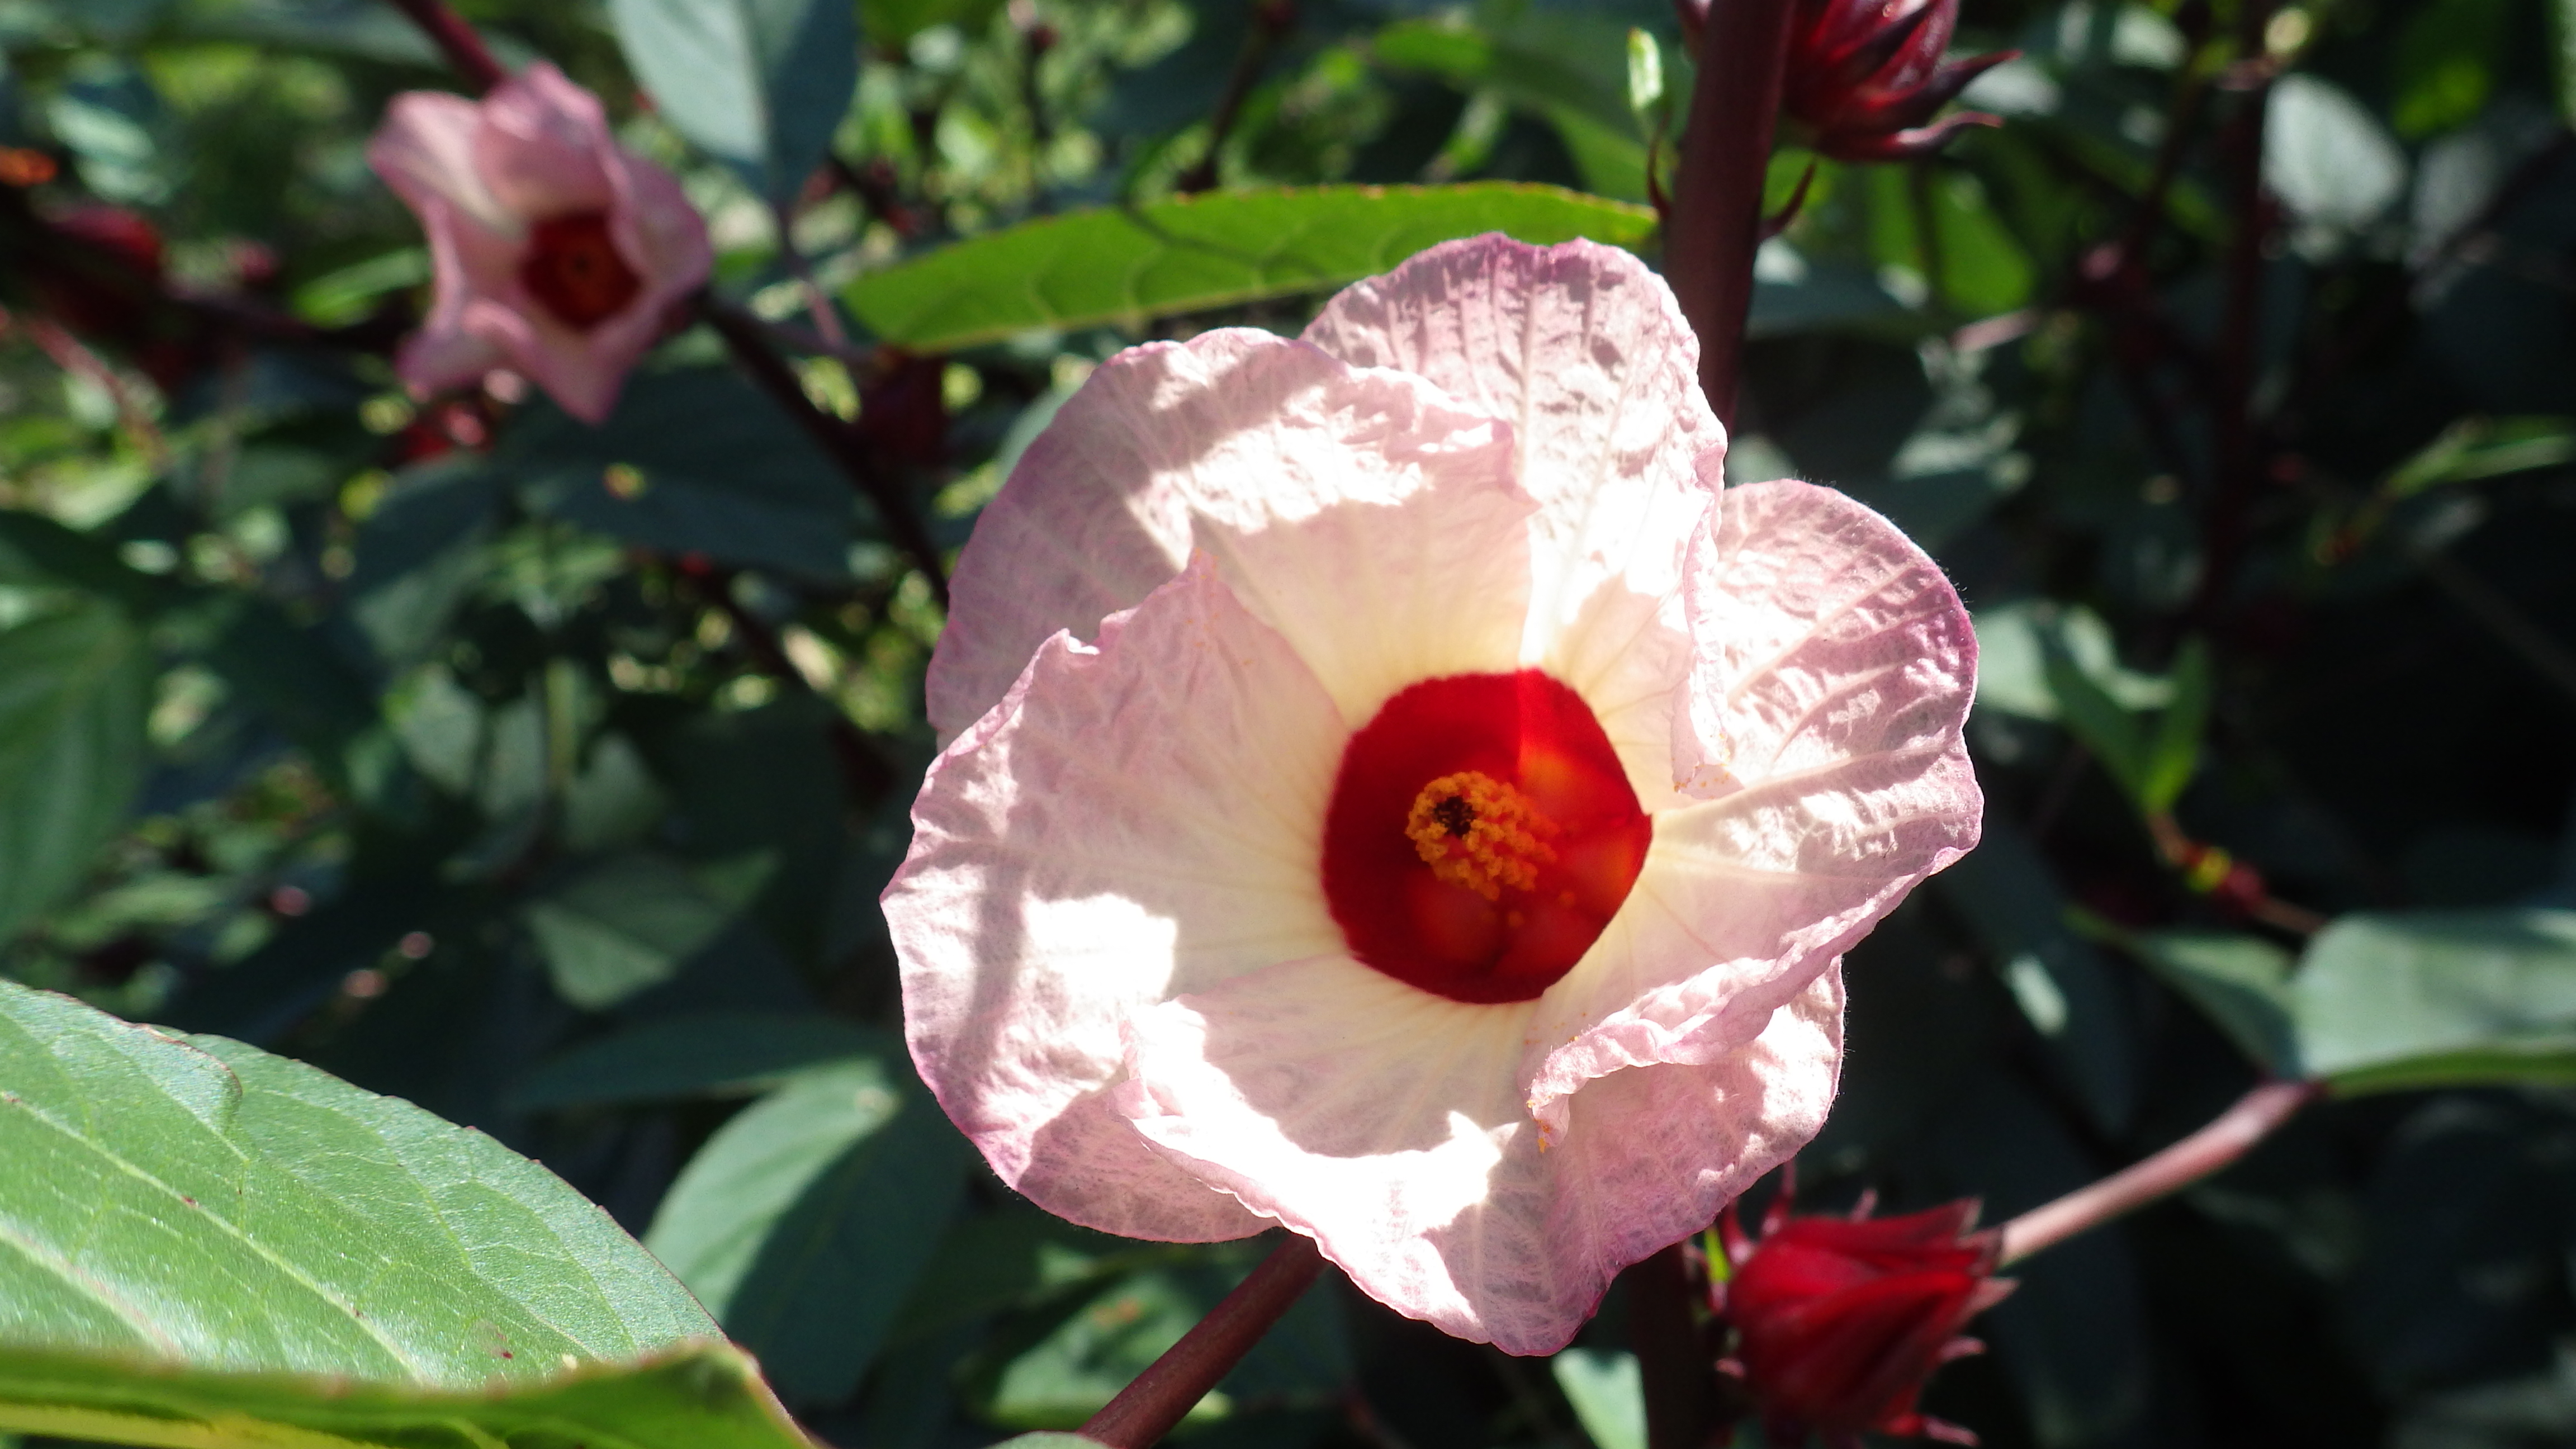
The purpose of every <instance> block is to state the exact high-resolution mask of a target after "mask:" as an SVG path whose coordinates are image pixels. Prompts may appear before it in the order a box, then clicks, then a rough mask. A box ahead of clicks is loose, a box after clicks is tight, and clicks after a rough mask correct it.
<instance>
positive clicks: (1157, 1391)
mask: <svg viewBox="0 0 2576 1449" xmlns="http://www.w3.org/2000/svg"><path fill="white" fill-rule="evenodd" d="M1323 1268H1324V1257H1323V1254H1321V1253H1319V1252H1317V1251H1315V1241H1314V1239H1312V1238H1309V1237H1307V1236H1305V1235H1304V1234H1302V1233H1290V1234H1289V1235H1288V1238H1287V1241H1285V1242H1283V1243H1281V1244H1280V1245H1279V1246H1278V1247H1276V1248H1273V1249H1271V1250H1270V1256H1269V1257H1267V1258H1264V1259H1262V1260H1261V1265H1260V1266H1259V1267H1257V1268H1254V1269H1253V1270H1252V1273H1251V1275H1250V1276H1249V1277H1246V1278H1245V1279H1244V1280H1243V1281H1242V1282H1241V1283H1238V1284H1236V1285H1235V1289H1234V1291H1233V1292H1231V1293H1228V1294H1227V1295H1225V1299H1224V1301H1222V1302H1220V1303H1218V1304H1217V1306H1216V1307H1215V1308H1214V1309H1213V1310H1211V1311H1210V1312H1209V1313H1208V1316H1207V1317H1205V1318H1202V1319H1200V1320H1199V1321H1198V1324H1197V1326H1195V1327H1193V1328H1192V1329H1191V1330H1190V1331H1189V1332H1187V1333H1185V1334H1183V1335H1181V1341H1180V1342H1178V1343H1176V1344H1173V1345H1172V1346H1171V1348H1170V1349H1169V1350H1168V1351H1166V1352H1165V1353H1164V1354H1163V1356H1162V1357H1161V1358H1158V1359H1156V1360H1154V1362H1153V1363H1152V1364H1151V1365H1150V1366H1148V1367H1147V1368H1146V1370H1145V1371H1144V1372H1143V1373H1141V1374H1138V1375H1137V1376H1136V1381H1135V1382H1134V1383H1131V1384H1129V1385H1128V1386H1127V1387H1125V1388H1123V1389H1121V1390H1119V1391H1118V1397H1116V1398H1114V1399H1111V1400H1110V1401H1109V1403H1108V1406H1107V1407H1105V1408H1103V1409H1102V1410H1101V1411H1100V1412H1099V1413H1097V1414H1094V1415H1092V1416H1091V1419H1090V1422H1088V1423H1086V1424H1084V1425H1083V1426H1082V1430H1081V1432H1082V1437H1084V1438H1086V1439H1091V1440H1096V1441H1097V1442H1099V1443H1101V1444H1105V1445H1107V1446H1109V1449H1146V1446H1148V1445H1150V1444H1153V1443H1155V1442H1156V1441H1158V1440H1160V1439H1161V1438H1162V1437H1163V1436H1164V1435H1165V1434H1168V1433H1170V1432H1171V1431H1172V1428H1173V1426H1174V1425H1176V1424H1178V1423H1180V1422H1181V1419H1182V1416H1184V1415H1186V1414H1188V1413H1189V1411H1190V1410H1191V1409H1192V1408H1193V1407H1195V1406H1196V1405H1197V1404H1198V1401H1199V1400H1201V1399H1203V1398H1206V1397H1207V1393H1208V1390H1210V1389H1213V1388H1215V1387H1216V1385H1217V1381H1218V1380H1219V1379H1222V1378H1224V1377H1225V1376H1226V1374H1227V1373H1229V1372H1231V1371H1232V1370H1233V1368H1234V1366H1235V1365H1236V1364H1238V1363H1241V1362H1242V1361H1243V1356H1244V1355H1245V1354H1247V1353H1250V1352H1251V1351H1252V1346H1253V1345H1254V1344H1256V1343H1259V1342H1260V1341H1261V1336H1262V1335H1263V1334H1265V1333H1268V1332H1269V1331H1270V1328H1271V1325H1272V1324H1275V1323H1277V1322H1278V1321H1279V1319H1280V1317H1281V1315H1283V1314H1285V1313H1287V1311H1288V1310H1289V1309H1290V1308H1292V1307H1294V1306H1295V1305H1296V1302H1297V1300H1298V1299H1300V1298H1302V1297H1304V1296H1305V1295H1306V1290H1307V1288H1309V1287H1310V1286H1312V1285H1313V1283H1314V1281H1315V1275H1316V1274H1318V1273H1320V1272H1322V1271H1323Z"/></svg>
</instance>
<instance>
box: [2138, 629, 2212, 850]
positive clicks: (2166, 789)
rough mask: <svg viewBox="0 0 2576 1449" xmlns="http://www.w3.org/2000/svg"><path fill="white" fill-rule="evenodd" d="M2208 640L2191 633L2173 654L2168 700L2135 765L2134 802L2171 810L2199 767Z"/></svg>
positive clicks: (2206, 725)
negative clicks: (2136, 777) (2136, 792)
mask: <svg viewBox="0 0 2576 1449" xmlns="http://www.w3.org/2000/svg"><path fill="white" fill-rule="evenodd" d="M2211 689H2212V684H2211V681H2210V662H2209V645H2208V643H2207V642H2206V641H2204V640H2202V639H2200V638H2199V637H2197V636H2194V637H2192V638H2190V639H2186V640H2184V641H2183V645H2182V648H2181V650H2180V651H2179V652H2177V653H2176V654H2175V655H2174V671H2173V703H2171V704H2169V705H2166V706H2165V711H2164V714H2163V715H2162V716H2160V717H2159V718H2158V719H2157V720H2156V728H2155V733H2154V735H2153V736H2152V737H2151V738H2150V739H2149V740H2148V741H2147V745H2146V751H2145V756H2144V758H2143V759H2142V760H2141V761H2140V762H2139V769H2138V804H2139V805H2140V806H2141V807H2142V808H2144V809H2145V810H2146V811H2147V812H2148V813H2149V814H2160V813H2162V812H2165V811H2168V810H2171V809H2172V808H2173V806H2174V802H2175V801H2176V800H2179V799H2181V798H2182V792H2183V790H2184V789H2185V787H2187V786H2189V785H2190V784H2191V777H2192V776H2193V774H2195V773H2196V772H2198V770H2199V769H2200V744H2201V736H2202V734H2203V733H2204V732H2206V731H2207V730H2208V728H2209V701H2210V692H2211Z"/></svg>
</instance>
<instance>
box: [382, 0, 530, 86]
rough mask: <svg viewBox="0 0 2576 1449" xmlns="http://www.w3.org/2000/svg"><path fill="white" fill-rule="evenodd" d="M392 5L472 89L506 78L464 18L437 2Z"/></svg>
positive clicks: (417, 0) (406, 1)
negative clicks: (406, 16)
mask: <svg viewBox="0 0 2576 1449" xmlns="http://www.w3.org/2000/svg"><path fill="white" fill-rule="evenodd" d="M393 3H394V5H395V6H396V8H398V9H400V10H401V11H402V13H404V14H405V15H408V16H410V17H411V20H412V23H413V24H414V25H417V26H419V27H420V28H421V30H422V32H423V33H424V34H426V35H428V37H429V38H430V42H431V43H432V44H434V45H436V46H437V47H438V49H439V53H440V54H442V55H444V56H446V57H447V63H448V64H449V65H451V66H454V67H455V68H456V73H457V74H458V75H461V76H463V77H464V78H465V80H466V83H467V84H468V85H471V86H473V87H474V89H476V90H478V91H488V90H490V89H492V87H494V86H497V85H499V84H500V83H501V82H503V81H505V80H508V79H509V78H510V73H509V72H508V71H506V70H504V69H502V68H501V62H499V61H497V60H494V59H493V58H492V52H491V51H490V50H487V49H485V48H484V45H483V37H482V36H479V35H477V34H475V33H474V27H473V26H471V25H468V24H466V23H465V20H464V17H462V16H460V15H458V14H457V13H456V12H455V11H453V10H450V9H448V8H447V7H446V6H445V5H444V4H442V3H440V0H393Z"/></svg>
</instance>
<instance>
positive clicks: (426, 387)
mask: <svg viewBox="0 0 2576 1449" xmlns="http://www.w3.org/2000/svg"><path fill="white" fill-rule="evenodd" d="M419 211H420V220H421V230H422V231H424V232H425V233H427V234H428V237H429V258H430V277H431V281H432V284H433V286H432V299H431V302H430V309H429V315H428V316H427V317H425V318H423V319H422V320H421V325H420V330H418V331H416V332H414V333H412V334H411V335H410V336H409V337H406V338H404V339H403V341H402V346H401V347H400V349H398V350H397V351H396V352H395V354H394V371H395V373H396V374H397V375H399V376H400V377H401V378H402V380H403V381H404V382H405V383H407V384H409V385H410V387H411V389H412V391H413V392H415V393H418V394H421V395H424V396H426V395H427V394H429V393H433V392H437V391H439V390H441V389H443V388H451V387H462V386H464V385H466V384H468V383H471V382H475V381H477V380H479V379H481V377H482V376H483V374H485V373H487V372H490V371H491V370H492V369H493V368H496V367H499V366H502V365H503V364H504V363H506V362H507V361H508V360H509V359H510V357H511V352H510V350H509V349H508V347H507V346H506V345H505V344H504V343H503V342H502V341H501V340H499V339H497V338H495V337H493V336H492V335H491V329H490V328H489V327H488V326H478V325H476V323H475V321H474V320H473V319H474V317H475V315H476V314H477V313H478V312H480V311H481V310H482V308H483V306H488V305H489V304H488V303H487V302H484V301H483V299H486V298H489V297H491V296H492V295H494V293H495V292H506V291H507V290H509V289H510V288H513V287H515V286H517V280H516V278H515V276H514V273H515V271H516V269H517V266H518V255H519V244H518V243H517V242H516V241H513V240H511V239H510V238H508V237H506V236H502V235H500V234H498V233H495V232H492V231H489V230H487V229H485V228H484V227H482V226H480V225H478V224H476V223H475V222H473V221H471V220H469V219H467V218H465V217H464V216H463V215H461V214H460V213H459V211H458V209H457V208H456V207H454V206H453V205H451V204H450V203H449V202H448V201H447V200H446V199H445V198H443V197H431V198H429V199H428V200H427V201H425V202H423V203H421V204H420V206H419ZM478 303H481V304H482V305H481V306H478Z"/></svg>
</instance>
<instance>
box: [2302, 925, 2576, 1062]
mask: <svg viewBox="0 0 2576 1449" xmlns="http://www.w3.org/2000/svg"><path fill="white" fill-rule="evenodd" d="M2290 1002H2291V1009H2292V1011H2293V1012H2294V1013H2295V1016H2296V1019H2297V1022H2298V1030H2299V1041H2300V1046H2301V1050H2302V1052H2303V1054H2304V1055H2305V1058H2306V1061H2307V1065H2308V1069H2309V1071H2310V1072H2312V1073H2313V1074H2314V1075H2316V1076H2317V1077H2319V1078H2322V1079H2323V1080H2325V1081H2326V1082H2328V1083H2330V1084H2331V1085H2332V1086H2333V1087H2334V1088H2335V1089H2336V1090H2337V1091H2340V1092H2346V1093H2352V1092H2373V1091H2396V1090H2401V1089H2405V1088H2412V1087H2435V1086H2454V1085H2467V1084H2478V1083H2500V1082H2548V1083H2561V1084H2564V1083H2576V912H2571V911H2554V910H2496V911H2405V912H2391V913H2387V914H2357V915H2349V916H2345V917H2343V918H2341V919H2339V920H2337V921H2336V922H2335V923H2334V924H2333V925H2331V926H2328V927H2327V928H2326V929H2325V930H2324V931H2322V932H2320V933H2318V935H2317V938H2316V939H2315V940H2314V941H2312V942H2310V943H2309V945H2308V950H2307V954H2306V956H2305V957H2304V958H2302V960H2301V962H2300V966H2299V973H2298V975H2297V977H2296V978H2295V979H2294V980H2293V981H2292V982H2291V984H2290Z"/></svg>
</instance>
